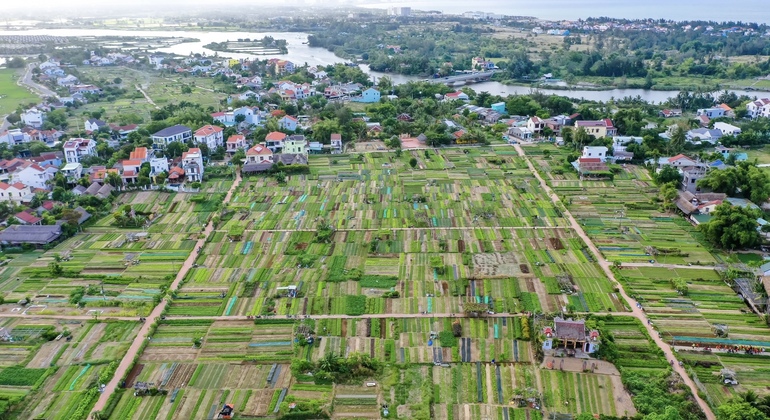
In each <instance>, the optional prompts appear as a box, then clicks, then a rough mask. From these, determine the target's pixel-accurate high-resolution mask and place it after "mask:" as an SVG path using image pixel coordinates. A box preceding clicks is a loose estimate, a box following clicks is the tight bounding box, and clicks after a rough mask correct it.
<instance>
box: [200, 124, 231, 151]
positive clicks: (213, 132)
mask: <svg viewBox="0 0 770 420" xmlns="http://www.w3.org/2000/svg"><path fill="white" fill-rule="evenodd" d="M223 132H224V129H223V128H222V127H217V126H215V125H204V126H203V127H201V128H199V129H197V130H196V131H195V136H194V138H195V144H205V145H206V146H207V147H208V148H209V150H211V151H213V150H214V149H216V148H217V147H219V146H222V144H223V143H224V135H223Z"/></svg>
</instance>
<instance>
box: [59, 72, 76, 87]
mask: <svg viewBox="0 0 770 420" xmlns="http://www.w3.org/2000/svg"><path fill="white" fill-rule="evenodd" d="M78 83H80V81H79V80H78V78H77V77H75V76H73V75H71V74H68V75H66V76H64V77H60V78H58V79H56V84H57V85H59V86H74V85H76V84H78Z"/></svg>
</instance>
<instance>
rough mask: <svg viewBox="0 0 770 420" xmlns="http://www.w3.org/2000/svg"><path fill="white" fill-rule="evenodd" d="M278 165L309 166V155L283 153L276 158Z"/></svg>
mask: <svg viewBox="0 0 770 420" xmlns="http://www.w3.org/2000/svg"><path fill="white" fill-rule="evenodd" d="M275 160H276V163H278V162H280V163H283V164H284V165H307V155H303V154H299V153H281V154H279V155H278V156H276V158H275Z"/></svg>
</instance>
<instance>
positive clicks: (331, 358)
mask: <svg viewBox="0 0 770 420" xmlns="http://www.w3.org/2000/svg"><path fill="white" fill-rule="evenodd" d="M338 367H339V357H338V356H337V355H336V354H334V352H331V353H328V354H326V355H325V356H324V357H322V358H321V360H319V361H318V368H319V369H320V370H323V371H326V372H335V371H337V368H338Z"/></svg>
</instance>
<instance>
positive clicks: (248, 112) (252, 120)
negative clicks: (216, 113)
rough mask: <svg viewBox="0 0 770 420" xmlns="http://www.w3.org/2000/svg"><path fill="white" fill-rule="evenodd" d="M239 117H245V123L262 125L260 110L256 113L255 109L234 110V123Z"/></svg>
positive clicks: (241, 108) (242, 108) (245, 107)
mask: <svg viewBox="0 0 770 420" xmlns="http://www.w3.org/2000/svg"><path fill="white" fill-rule="evenodd" d="M239 115H243V121H245V122H247V123H249V124H252V125H259V123H260V115H259V108H257V109H256V111H255V110H254V109H253V108H249V107H247V106H244V107H240V108H237V109H234V110H233V122H236V120H235V119H236V118H237V117H238V116H239Z"/></svg>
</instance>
